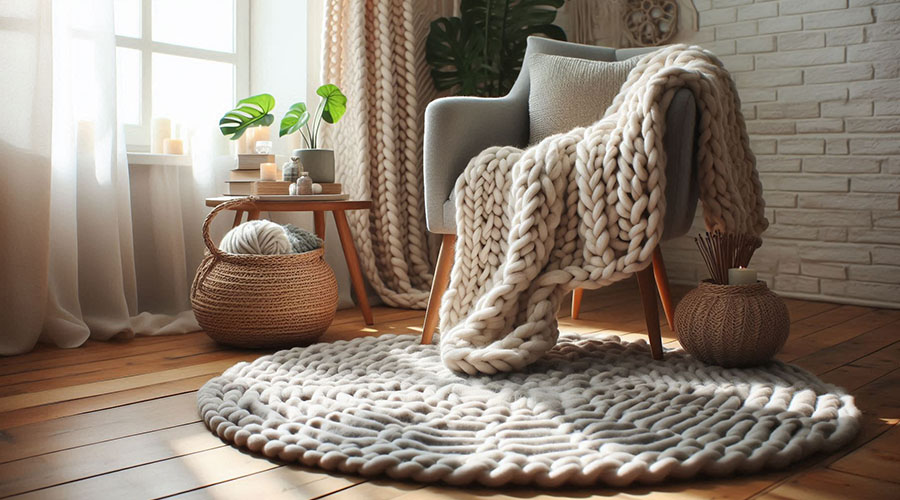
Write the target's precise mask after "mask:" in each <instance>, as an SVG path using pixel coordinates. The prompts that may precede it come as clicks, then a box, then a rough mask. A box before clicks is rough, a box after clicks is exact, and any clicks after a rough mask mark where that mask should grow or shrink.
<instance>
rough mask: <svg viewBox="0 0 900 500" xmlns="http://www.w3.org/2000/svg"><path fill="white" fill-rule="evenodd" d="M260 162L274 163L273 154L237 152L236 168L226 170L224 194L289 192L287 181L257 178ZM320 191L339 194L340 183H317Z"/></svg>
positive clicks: (245, 194)
mask: <svg viewBox="0 0 900 500" xmlns="http://www.w3.org/2000/svg"><path fill="white" fill-rule="evenodd" d="M262 163H275V155H260V154H239V155H238V165H237V168H235V169H232V170H231V171H229V172H228V180H227V181H225V186H226V189H225V191H226V192H225V195H226V196H249V195H272V194H276V195H281V194H284V195H287V194H290V191H289V189H290V185H291V183H290V182H288V181H261V180H259V165H260V164H262ZM319 185H320V186H322V191H320V192H319V193H318V194H341V193H342V187H341V185H340V183H336V182H324V183H319Z"/></svg>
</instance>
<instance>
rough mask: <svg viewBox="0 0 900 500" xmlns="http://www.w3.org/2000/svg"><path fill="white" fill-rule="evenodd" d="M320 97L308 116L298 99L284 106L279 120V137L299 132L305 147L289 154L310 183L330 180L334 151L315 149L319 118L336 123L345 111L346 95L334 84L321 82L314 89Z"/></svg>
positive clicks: (307, 111)
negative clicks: (307, 176)
mask: <svg viewBox="0 0 900 500" xmlns="http://www.w3.org/2000/svg"><path fill="white" fill-rule="evenodd" d="M316 94H318V95H319V96H320V97H322V99H321V100H320V101H319V104H318V106H316V110H315V113H314V114H313V115H310V113H309V109H308V108H307V107H306V103H303V102H298V103H296V104H294V105H292V106H291V107H290V109H288V111H287V113H285V115H284V118H282V119H281V127H280V130H279V132H278V136H279V137H284V136H286V135H289V134H293V133H294V132H300V137H302V138H303V143H304V144H305V145H306V148H305V149H295V150H294V151H293V153H291V156H294V157H297V158H299V159H300V163H301V164H302V165H303V169H304V170H306V172H308V173H309V176H310V177H311V178H312V180H313V182H334V150H332V149H322V148H319V130H320V128H321V126H322V121H323V120H324V121H325V122H327V123H332V124H334V123H337V122H338V120H340V119H341V117H342V116H344V112H345V111H347V96H345V95H344V94H343V93H342V92H341V89H339V88H338V87H337V85H333V84H330V83H328V84H325V85H322V86H321V87H319V88H318V89H317V90H316Z"/></svg>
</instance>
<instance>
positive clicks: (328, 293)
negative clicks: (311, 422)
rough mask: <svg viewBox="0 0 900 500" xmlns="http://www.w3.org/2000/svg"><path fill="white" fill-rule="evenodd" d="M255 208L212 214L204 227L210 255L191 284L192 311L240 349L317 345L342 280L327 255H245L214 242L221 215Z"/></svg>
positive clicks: (229, 204) (214, 334)
mask: <svg viewBox="0 0 900 500" xmlns="http://www.w3.org/2000/svg"><path fill="white" fill-rule="evenodd" d="M248 203H252V202H251V201H250V200H249V199H246V198H242V199H238V200H232V201H229V202H226V203H223V204H221V205H219V206H217V207H216V208H215V209H213V211H212V212H210V214H209V215H208V216H207V218H206V221H205V222H204V223H203V240H204V242H205V243H206V247H207V249H208V250H209V252H208V253H207V254H206V256H205V257H204V259H203V261H202V262H201V264H200V268H199V269H198V270H197V275H196V276H195V277H194V283H193V285H191V306H192V307H193V309H194V315H195V316H196V317H197V322H198V323H199V324H200V327H201V328H203V330H204V331H205V332H206V334H207V335H209V336H210V337H211V338H212V339H213V340H215V341H217V342H221V343H223V344H229V345H233V346H237V347H253V348H279V347H292V346H295V345H302V344H309V343H312V342H315V341H316V340H318V339H319V337H320V336H321V335H322V334H323V333H324V332H325V330H327V329H328V326H329V325H331V322H332V321H333V320H334V314H335V312H336V311H337V303H338V293H337V280H336V279H335V277H334V272H333V271H332V270H331V267H330V266H329V265H328V263H326V262H325V258H324V250H323V249H321V248H318V249H316V250H312V251H309V252H304V253H300V254H284V255H246V254H232V253H226V252H222V251H221V250H219V248H218V247H217V246H216V245H215V244H213V242H212V241H211V240H210V238H209V224H210V222H211V221H212V219H213V218H214V217H215V215H216V214H217V213H219V212H220V211H221V210H225V209H228V208H231V207H234V206H238V205H240V206H241V208H242V209H243V208H244V207H245V206H248Z"/></svg>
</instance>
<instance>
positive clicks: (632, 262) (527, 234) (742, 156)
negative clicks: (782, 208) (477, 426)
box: [441, 45, 768, 374]
mask: <svg viewBox="0 0 900 500" xmlns="http://www.w3.org/2000/svg"><path fill="white" fill-rule="evenodd" d="M682 88H687V89H690V91H691V92H692V93H693V94H694V97H695V99H696V102H697V105H698V112H699V120H698V131H697V162H698V182H699V184H700V186H699V188H700V201H701V204H702V206H703V211H704V218H705V222H706V225H707V227H708V228H709V229H710V230H715V229H719V230H722V231H730V232H741V233H751V234H755V235H759V234H760V233H762V232H763V231H764V230H765V229H766V226H767V225H768V221H767V220H766V218H765V216H764V213H763V207H764V202H763V199H762V187H761V185H760V183H759V177H758V174H757V172H756V160H755V157H754V156H753V153H752V152H751V151H750V146H749V140H748V137H747V132H746V128H745V126H744V119H743V116H742V115H741V112H740V100H739V98H738V95H737V91H736V89H735V86H734V81H733V80H732V79H731V76H730V75H729V74H728V72H727V71H726V70H725V68H724V67H723V65H722V63H721V62H720V61H719V60H718V59H717V58H716V57H715V56H714V55H712V54H711V53H710V52H707V51H705V50H703V49H701V48H699V47H695V46H691V47H688V46H686V45H673V46H670V47H666V48H663V49H660V50H658V51H655V52H652V53H650V54H647V55H646V56H644V57H643V58H642V59H641V60H640V62H639V63H638V65H637V66H636V67H635V68H634V69H633V70H632V71H631V73H630V74H629V77H628V79H627V81H626V82H625V83H624V84H623V85H622V89H621V91H620V92H619V94H618V95H617V97H616V99H615V100H614V101H613V103H612V104H611V105H610V107H609V109H608V110H607V111H606V114H605V116H604V118H603V119H601V120H600V121H598V122H596V123H594V124H593V125H590V126H588V127H586V128H577V129H574V130H572V131H570V132H567V133H563V134H558V135H555V136H551V137H548V138H546V139H544V140H543V141H541V142H540V143H538V144H536V145H534V146H532V147H530V148H528V149H527V150H525V151H522V150H520V149H517V148H514V147H492V148H489V149H487V150H485V151H484V152H482V153H481V154H479V155H478V156H477V157H475V158H474V159H472V161H471V162H470V163H469V166H468V167H467V168H466V170H465V172H464V173H463V175H462V176H460V178H459V180H458V182H457V184H456V223H457V228H458V229H457V236H458V239H457V244H456V260H455V262H454V266H453V271H452V274H451V278H450V287H449V289H448V291H447V293H446V294H445V295H444V298H443V302H442V307H441V332H442V334H441V356H442V358H443V361H444V363H445V364H446V365H447V366H448V367H449V368H451V369H454V370H457V371H463V372H466V373H470V374H474V373H495V372H502V371H512V370H519V369H522V368H523V367H524V366H526V365H528V364H529V363H532V362H534V361H535V360H537V359H538V358H540V357H541V356H543V355H544V354H545V353H546V352H547V351H549V350H550V349H551V348H552V347H553V346H554V345H555V344H556V341H557V337H558V335H559V330H558V328H557V322H556V313H557V311H558V309H559V305H560V301H561V299H562V297H563V295H564V294H565V293H566V292H567V291H570V290H572V289H573V288H576V287H580V288H588V289H592V288H598V287H601V286H605V285H608V284H610V283H613V282H615V281H618V280H621V279H623V278H626V277H628V276H630V275H631V274H632V273H634V272H636V271H639V270H641V269H643V268H644V267H646V266H647V265H648V264H649V263H650V259H651V255H652V254H653V251H654V249H655V248H656V246H657V244H659V242H660V238H662V235H663V230H664V228H663V223H662V222H663V217H664V215H665V208H666V204H665V196H664V193H665V184H666V177H665V166H666V159H665V154H664V151H663V142H662V139H663V134H665V123H666V122H665V116H666V110H667V109H668V106H669V103H670V102H671V100H672V97H673V96H674V95H675V92H676V91H678V90H679V89H682Z"/></svg>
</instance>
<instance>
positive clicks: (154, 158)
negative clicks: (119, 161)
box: [128, 153, 191, 167]
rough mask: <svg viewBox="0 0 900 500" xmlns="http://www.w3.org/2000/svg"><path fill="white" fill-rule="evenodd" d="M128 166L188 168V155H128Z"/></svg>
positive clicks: (189, 161)
mask: <svg viewBox="0 0 900 500" xmlns="http://www.w3.org/2000/svg"><path fill="white" fill-rule="evenodd" d="M128 165H129V166H132V165H175V166H179V167H190V166H191V157H190V156H188V155H163V154H158V153H128Z"/></svg>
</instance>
